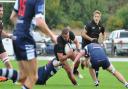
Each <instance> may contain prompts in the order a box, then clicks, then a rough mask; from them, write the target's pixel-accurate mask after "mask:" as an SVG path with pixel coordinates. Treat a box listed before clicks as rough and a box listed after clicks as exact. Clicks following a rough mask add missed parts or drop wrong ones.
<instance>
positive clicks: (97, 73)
mask: <svg viewBox="0 0 128 89" xmlns="http://www.w3.org/2000/svg"><path fill="white" fill-rule="evenodd" d="M98 76H99V71H96V78H97V79H98Z"/></svg>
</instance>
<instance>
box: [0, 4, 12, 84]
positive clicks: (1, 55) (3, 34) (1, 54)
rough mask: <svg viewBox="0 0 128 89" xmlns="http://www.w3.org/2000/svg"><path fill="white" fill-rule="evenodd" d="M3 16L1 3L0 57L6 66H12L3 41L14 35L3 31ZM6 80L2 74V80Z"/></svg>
mask: <svg viewBox="0 0 128 89" xmlns="http://www.w3.org/2000/svg"><path fill="white" fill-rule="evenodd" d="M2 18H3V5H2V4H1V3H0V59H1V61H2V62H3V63H4V64H5V66H6V68H12V65H11V63H10V61H9V59H8V55H7V52H6V50H5V48H4V46H3V43H2V37H7V38H11V36H12V35H11V34H9V33H6V32H5V31H3V21H2ZM6 80H7V79H6V78H5V77H1V76H0V82H1V81H6Z"/></svg>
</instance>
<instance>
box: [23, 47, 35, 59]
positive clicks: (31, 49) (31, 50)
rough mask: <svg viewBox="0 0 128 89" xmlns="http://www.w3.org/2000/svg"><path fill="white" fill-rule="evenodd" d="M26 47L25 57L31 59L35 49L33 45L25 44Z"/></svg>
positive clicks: (33, 56)
mask: <svg viewBox="0 0 128 89" xmlns="http://www.w3.org/2000/svg"><path fill="white" fill-rule="evenodd" d="M25 47H26V48H25V49H26V54H27V59H28V60H31V59H33V58H35V49H34V45H25Z"/></svg>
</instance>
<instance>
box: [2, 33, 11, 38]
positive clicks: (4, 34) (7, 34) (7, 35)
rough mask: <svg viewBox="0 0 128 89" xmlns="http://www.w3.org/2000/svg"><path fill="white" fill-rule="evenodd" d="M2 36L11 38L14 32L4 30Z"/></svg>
mask: <svg viewBox="0 0 128 89" xmlns="http://www.w3.org/2000/svg"><path fill="white" fill-rule="evenodd" d="M1 36H2V37H4V38H11V37H12V34H9V33H7V32H5V31H2V33H1Z"/></svg>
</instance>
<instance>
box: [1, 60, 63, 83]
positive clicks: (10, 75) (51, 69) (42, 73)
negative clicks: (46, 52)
mask: <svg viewBox="0 0 128 89" xmlns="http://www.w3.org/2000/svg"><path fill="white" fill-rule="evenodd" d="M61 67H62V65H61V63H60V62H59V61H57V60H56V58H54V59H53V60H51V61H49V62H48V63H47V64H46V65H45V66H41V67H39V68H38V79H37V81H36V84H37V85H45V84H46V82H47V81H48V79H49V78H50V77H52V76H53V75H55V74H56V73H57V71H58V70H59V69H60V68H61ZM8 71H10V72H8ZM0 76H4V77H6V78H7V79H10V80H12V81H13V83H15V82H18V81H19V72H18V71H17V70H14V69H7V68H3V69H0Z"/></svg>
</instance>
